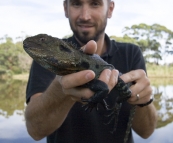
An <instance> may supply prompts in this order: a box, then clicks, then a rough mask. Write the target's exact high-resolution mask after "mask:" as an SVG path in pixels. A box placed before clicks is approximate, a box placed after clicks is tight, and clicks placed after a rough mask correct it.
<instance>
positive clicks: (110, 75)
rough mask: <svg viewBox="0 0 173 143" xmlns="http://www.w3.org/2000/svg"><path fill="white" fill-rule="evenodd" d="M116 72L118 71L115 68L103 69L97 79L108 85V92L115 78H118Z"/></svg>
mask: <svg viewBox="0 0 173 143" xmlns="http://www.w3.org/2000/svg"><path fill="white" fill-rule="evenodd" d="M118 74H119V72H118V71H117V70H115V69H113V70H112V71H111V70H109V69H105V70H103V72H102V73H101V75H100V77H99V80H101V81H103V82H105V83H106V84H107V85H108V88H109V92H110V91H111V90H112V89H113V88H114V86H115V85H116V83H117V80H118Z"/></svg>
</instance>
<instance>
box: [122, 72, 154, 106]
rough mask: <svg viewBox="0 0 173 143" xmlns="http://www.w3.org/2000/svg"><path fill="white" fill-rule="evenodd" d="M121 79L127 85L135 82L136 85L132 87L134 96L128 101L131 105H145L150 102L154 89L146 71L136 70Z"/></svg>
mask: <svg viewBox="0 0 173 143" xmlns="http://www.w3.org/2000/svg"><path fill="white" fill-rule="evenodd" d="M121 78H122V79H123V80H124V82H126V83H128V82H135V84H134V85H132V86H131V87H130V89H131V91H132V95H131V98H130V99H129V100H128V102H129V103H131V104H143V103H146V102H148V101H149V100H150V97H151V94H152V88H151V86H150V81H149V79H148V77H147V76H146V73H145V71H144V70H134V71H131V72H128V73H126V74H124V75H122V76H121ZM137 94H138V95H139V99H138V97H137Z"/></svg>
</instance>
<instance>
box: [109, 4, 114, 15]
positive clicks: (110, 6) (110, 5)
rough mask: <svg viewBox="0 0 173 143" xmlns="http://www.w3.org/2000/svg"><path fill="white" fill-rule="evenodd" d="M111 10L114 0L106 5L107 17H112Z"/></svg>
mask: <svg viewBox="0 0 173 143" xmlns="http://www.w3.org/2000/svg"><path fill="white" fill-rule="evenodd" d="M113 10H114V1H111V2H110V3H109V6H108V18H111V17H112V13H113Z"/></svg>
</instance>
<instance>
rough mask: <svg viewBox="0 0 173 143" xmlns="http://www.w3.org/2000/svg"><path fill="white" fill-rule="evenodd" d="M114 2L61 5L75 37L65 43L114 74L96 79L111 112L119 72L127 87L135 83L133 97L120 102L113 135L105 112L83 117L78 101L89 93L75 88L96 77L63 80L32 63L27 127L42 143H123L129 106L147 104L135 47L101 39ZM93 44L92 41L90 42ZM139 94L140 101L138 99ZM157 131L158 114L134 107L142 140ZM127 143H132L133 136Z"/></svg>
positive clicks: (78, 0)
mask: <svg viewBox="0 0 173 143" xmlns="http://www.w3.org/2000/svg"><path fill="white" fill-rule="evenodd" d="M113 9H114V2H113V1H111V0H65V1H64V11H65V16H66V17H67V18H68V19H69V23H70V26H71V29H72V31H73V33H74V35H73V37H71V38H69V39H66V41H69V42H70V41H72V42H73V43H75V44H77V46H78V47H79V46H80V47H82V49H83V51H84V52H86V53H90V54H93V53H96V54H98V55H100V56H101V57H102V58H103V59H104V60H105V61H107V62H108V63H110V64H113V65H114V66H115V68H116V69H117V70H112V71H110V70H108V69H106V70H104V71H103V72H102V73H101V75H100V77H99V80H102V81H104V82H105V83H106V84H107V85H108V87H109V90H110V94H109V95H108V98H107V99H106V101H107V103H108V105H109V106H110V107H114V102H115V96H116V94H118V93H117V92H116V91H115V90H114V89H113V87H114V86H115V85H116V84H117V77H118V74H119V71H120V72H121V73H123V75H122V76H121V78H122V79H123V80H124V81H125V82H126V83H128V82H135V85H132V86H131V87H130V89H131V91H132V96H131V98H130V99H129V100H128V101H127V102H123V103H122V108H121V111H120V114H119V118H118V126H117V129H116V131H115V132H114V133H110V132H111V131H112V130H113V126H114V122H113V121H112V122H111V123H110V124H108V125H104V123H106V122H108V121H109V120H110V118H109V117H105V115H106V114H108V111H106V110H105V109H103V108H102V107H99V110H98V111H96V110H95V109H94V110H93V111H92V112H85V111H84V108H82V103H81V98H86V99H88V98H90V97H91V96H93V92H92V91H90V90H89V89H86V88H79V87H78V86H80V85H83V84H85V83H87V82H89V81H91V80H92V79H93V78H94V77H95V74H94V73H93V71H90V70H85V71H81V72H77V73H74V74H69V75H66V76H63V77H60V76H56V75H54V74H53V73H51V72H49V71H47V70H45V69H44V68H42V67H41V66H39V65H38V64H37V63H35V62H33V64H32V67H31V72H30V78H29V81H28V86H27V103H28V105H27V107H26V111H25V117H26V126H27V129H28V132H29V134H30V135H31V136H32V137H33V138H34V139H35V140H40V139H42V138H44V137H46V136H47V142H48V143H106V142H108V143H115V142H116V143H122V142H123V139H124V136H125V130H126V128H127V122H128V116H129V112H130V107H131V105H134V104H144V103H147V102H148V101H149V100H150V97H151V94H152V89H151V87H150V82H149V79H148V78H147V76H146V73H145V64H144V59H143V57H142V53H141V51H140V50H139V48H138V47H137V46H135V45H132V44H124V43H117V42H115V41H111V40H110V39H109V38H108V36H107V35H106V34H105V27H106V24H107V18H111V16H112V13H113ZM93 40H94V41H96V42H94V41H93ZM118 70H119V71H118ZM137 95H138V96H137ZM155 126H156V110H155V108H154V106H153V104H152V103H151V104H149V105H147V106H145V107H139V106H137V109H136V113H135V116H134V120H133V122H132V128H133V129H134V131H135V132H136V133H137V134H139V135H140V136H141V137H143V138H147V137H149V136H150V135H151V134H152V132H153V131H154V128H155ZM127 142H128V143H133V137H132V133H131V132H130V134H129V137H128V141H127Z"/></svg>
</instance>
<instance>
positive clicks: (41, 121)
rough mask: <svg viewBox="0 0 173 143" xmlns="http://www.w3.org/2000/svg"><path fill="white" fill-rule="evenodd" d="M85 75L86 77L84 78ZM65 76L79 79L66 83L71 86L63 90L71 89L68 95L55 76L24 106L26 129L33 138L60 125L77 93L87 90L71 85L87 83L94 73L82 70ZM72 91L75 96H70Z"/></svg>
mask: <svg viewBox="0 0 173 143" xmlns="http://www.w3.org/2000/svg"><path fill="white" fill-rule="evenodd" d="M89 74H90V76H89ZM86 75H87V78H84V77H86ZM67 78H68V80H71V79H72V78H73V79H75V80H76V81H79V82H78V83H76V82H73V85H72V84H70V83H68V86H69V87H70V86H71V87H70V88H66V87H65V88H66V89H64V90H67V91H66V92H70V91H71V92H70V95H69V94H65V93H64V91H63V88H62V86H61V84H60V83H59V78H58V77H56V78H55V79H54V80H53V82H52V83H51V84H50V86H49V87H48V88H47V90H46V91H45V92H44V93H37V94H35V95H33V96H32V97H31V99H30V102H29V103H28V105H27V107H26V111H25V119H26V126H27V130H28V132H29V134H30V135H31V136H32V137H33V138H34V139H35V140H40V139H42V138H43V137H45V136H47V135H49V134H51V133H52V132H53V131H55V130H56V129H57V128H59V127H60V126H61V124H62V123H63V122H64V120H65V118H66V116H67V114H68V112H69V111H70V109H71V107H72V106H73V105H74V103H75V102H76V100H77V99H78V95H85V94H84V93H87V92H89V91H85V90H87V89H83V90H81V89H80V90H79V91H78V90H77V89H75V88H72V86H74V87H75V86H78V85H82V84H84V83H87V82H88V81H90V80H92V79H93V78H94V74H93V72H92V71H82V72H79V73H75V74H71V75H68V77H63V79H66V80H67ZM73 81H74V80H73ZM64 84H65V83H64ZM72 92H74V94H75V93H76V96H75V95H74V97H76V98H72V97H73V96H72V95H73V93H72ZM81 92H82V93H83V94H81ZM87 96H88V97H87ZM90 96H91V94H87V95H86V96H85V98H89V97H90ZM74 99H75V100H74Z"/></svg>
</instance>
